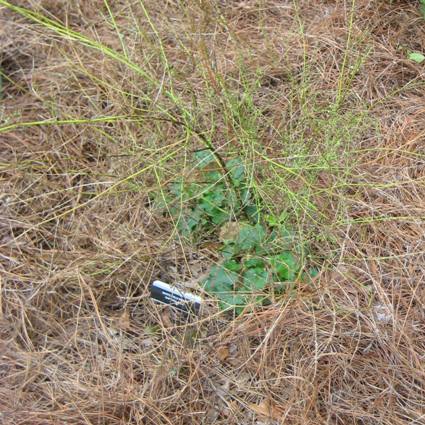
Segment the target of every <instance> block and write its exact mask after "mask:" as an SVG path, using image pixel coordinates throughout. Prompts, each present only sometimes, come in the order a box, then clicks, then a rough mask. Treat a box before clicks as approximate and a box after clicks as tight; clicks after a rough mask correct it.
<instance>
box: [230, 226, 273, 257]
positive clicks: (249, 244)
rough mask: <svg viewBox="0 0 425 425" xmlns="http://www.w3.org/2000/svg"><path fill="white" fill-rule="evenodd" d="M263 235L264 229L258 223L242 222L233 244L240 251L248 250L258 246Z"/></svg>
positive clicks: (263, 237) (264, 233)
mask: <svg viewBox="0 0 425 425" xmlns="http://www.w3.org/2000/svg"><path fill="white" fill-rule="evenodd" d="M265 237H266V231H265V229H264V227H263V226H261V225H260V224H256V225H255V226H251V225H250V224H243V225H242V226H241V229H240V231H239V235H238V237H237V239H236V240H235V244H236V245H237V247H238V248H239V249H240V250H241V251H249V250H252V249H254V248H259V247H260V246H261V243H262V242H263V240H264V239H265Z"/></svg>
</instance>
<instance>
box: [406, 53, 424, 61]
mask: <svg viewBox="0 0 425 425" xmlns="http://www.w3.org/2000/svg"><path fill="white" fill-rule="evenodd" d="M409 59H410V60H412V61H413V62H416V63H422V62H423V61H425V56H424V55H423V54H422V53H418V52H412V53H409Z"/></svg>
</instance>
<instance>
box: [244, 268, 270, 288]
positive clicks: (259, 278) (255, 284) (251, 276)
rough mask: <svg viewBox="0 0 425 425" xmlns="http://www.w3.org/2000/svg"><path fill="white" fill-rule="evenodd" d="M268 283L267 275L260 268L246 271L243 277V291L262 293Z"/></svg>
mask: <svg viewBox="0 0 425 425" xmlns="http://www.w3.org/2000/svg"><path fill="white" fill-rule="evenodd" d="M268 281H269V273H268V272H267V270H265V269H264V268H261V267H256V268H253V269H248V270H247V271H246V272H245V273H244V275H243V288H242V289H243V290H244V291H247V292H257V291H262V290H263V289H264V288H265V287H266V285H267V283H268Z"/></svg>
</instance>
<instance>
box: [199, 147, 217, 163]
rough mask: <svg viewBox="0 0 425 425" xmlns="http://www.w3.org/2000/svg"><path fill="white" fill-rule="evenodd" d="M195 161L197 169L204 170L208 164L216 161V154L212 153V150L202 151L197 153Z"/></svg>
mask: <svg viewBox="0 0 425 425" xmlns="http://www.w3.org/2000/svg"><path fill="white" fill-rule="evenodd" d="M195 159H196V160H197V164H196V167H197V168H204V167H205V166H207V165H208V164H210V163H212V162H214V161H215V158H214V153H213V152H212V151H211V149H202V150H200V151H197V152H195Z"/></svg>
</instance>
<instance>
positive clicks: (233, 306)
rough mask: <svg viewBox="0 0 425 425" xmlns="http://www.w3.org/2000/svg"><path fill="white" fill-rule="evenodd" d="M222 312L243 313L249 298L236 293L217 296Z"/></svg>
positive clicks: (224, 293)
mask: <svg viewBox="0 0 425 425" xmlns="http://www.w3.org/2000/svg"><path fill="white" fill-rule="evenodd" d="M217 296H218V298H219V300H220V303H219V305H220V308H221V309H222V310H235V311H236V313H237V314H240V313H242V311H243V309H244V307H245V306H246V304H247V297H246V296H245V295H242V294H236V293H234V292H221V293H219V294H217Z"/></svg>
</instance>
